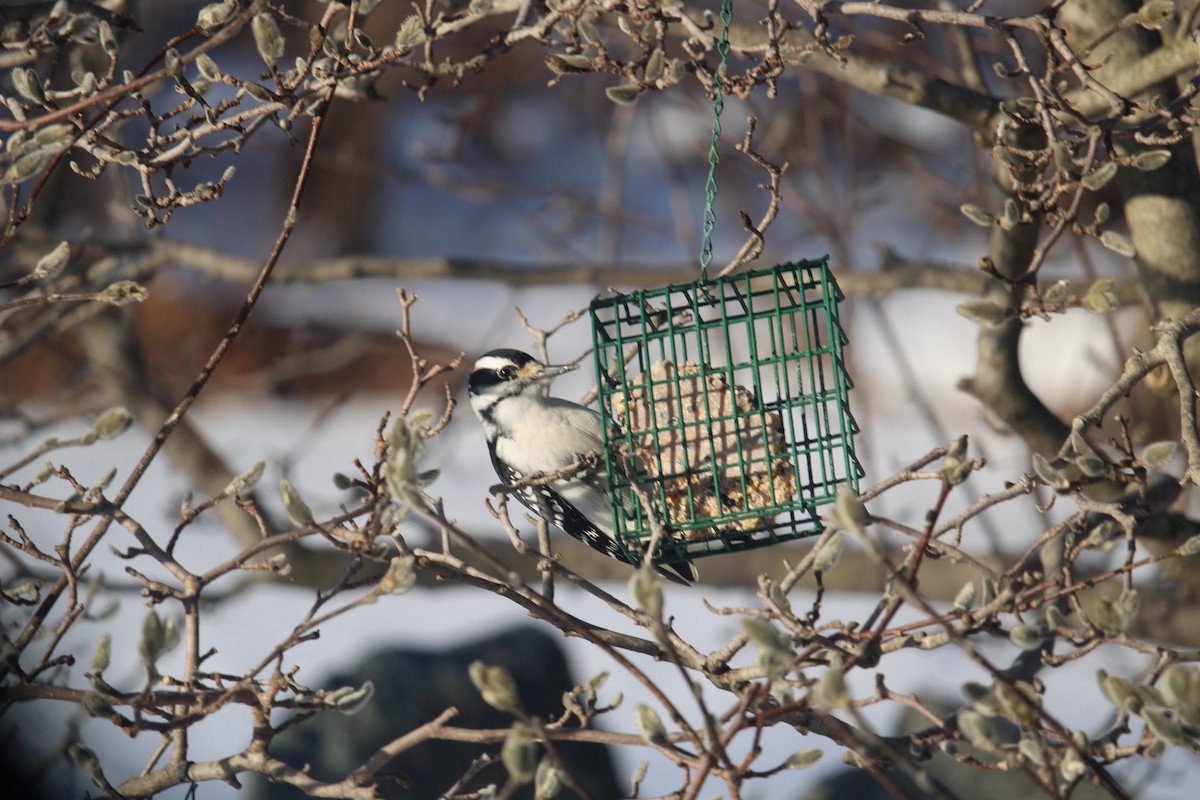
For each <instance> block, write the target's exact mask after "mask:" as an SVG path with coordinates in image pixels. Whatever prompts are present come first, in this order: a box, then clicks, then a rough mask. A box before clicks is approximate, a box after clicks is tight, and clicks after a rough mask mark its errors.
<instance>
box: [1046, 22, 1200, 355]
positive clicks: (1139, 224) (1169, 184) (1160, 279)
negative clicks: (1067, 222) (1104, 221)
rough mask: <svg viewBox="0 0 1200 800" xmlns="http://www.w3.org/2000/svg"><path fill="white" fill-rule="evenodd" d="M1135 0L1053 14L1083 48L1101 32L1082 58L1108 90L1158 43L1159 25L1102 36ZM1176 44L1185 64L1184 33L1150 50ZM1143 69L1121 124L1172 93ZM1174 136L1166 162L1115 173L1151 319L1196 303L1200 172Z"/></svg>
mask: <svg viewBox="0 0 1200 800" xmlns="http://www.w3.org/2000/svg"><path fill="white" fill-rule="evenodd" d="M1140 6H1141V3H1139V2H1136V1H1135V0H1080V1H1079V2H1071V3H1066V4H1065V5H1064V6H1063V8H1062V11H1061V13H1060V19H1061V22H1062V24H1063V26H1064V28H1065V29H1066V31H1067V36H1068V41H1069V42H1070V43H1071V44H1072V47H1073V48H1074V49H1075V51H1076V52H1083V51H1084V48H1085V47H1087V46H1088V45H1090V44H1092V43H1093V42H1096V41H1097V40H1098V39H1100V38H1101V36H1102V35H1104V36H1105V37H1106V38H1103V40H1102V41H1100V42H1099V44H1097V45H1096V46H1095V47H1094V49H1092V50H1091V51H1090V53H1089V55H1088V61H1089V63H1092V64H1096V65H1097V66H1096V68H1095V69H1094V70H1093V71H1092V74H1093V76H1094V77H1095V78H1096V79H1097V80H1099V81H1101V82H1103V83H1105V84H1108V85H1111V86H1112V87H1113V88H1114V89H1118V90H1119V88H1120V87H1121V86H1122V84H1123V83H1127V82H1129V81H1130V74H1131V72H1135V68H1136V66H1137V65H1138V64H1139V63H1140V62H1142V61H1144V60H1146V59H1148V58H1149V57H1150V56H1152V55H1155V54H1156V53H1157V52H1158V51H1159V49H1160V48H1163V43H1162V41H1161V39H1162V35H1161V34H1160V33H1159V32H1156V31H1147V30H1145V29H1143V28H1142V27H1140V26H1138V25H1123V26H1121V28H1120V29H1119V30H1116V31H1115V32H1113V33H1112V34H1111V35H1107V34H1108V33H1109V32H1110V31H1111V30H1112V29H1113V28H1114V27H1115V26H1117V25H1118V24H1119V23H1121V21H1122V20H1124V19H1125V18H1126V17H1127V16H1128V15H1130V14H1134V13H1136V12H1137V11H1138V9H1139V7H1140ZM1181 48H1182V49H1184V52H1186V53H1188V55H1190V59H1191V60H1190V63H1189V66H1194V65H1195V63H1196V62H1195V59H1196V45H1195V43H1194V42H1193V41H1192V40H1191V37H1190V36H1186V35H1184V36H1180V37H1179V39H1178V40H1177V41H1176V42H1173V43H1172V45H1171V47H1170V48H1169V49H1166V50H1164V55H1162V56H1158V57H1159V58H1160V59H1162V60H1169V59H1168V58H1167V56H1168V55H1169V54H1172V53H1175V52H1176V51H1177V50H1179V49H1181ZM1145 72H1146V74H1147V76H1148V77H1156V78H1159V80H1158V81H1157V82H1155V83H1153V84H1150V85H1144V82H1143V85H1144V91H1142V92H1140V93H1138V94H1136V95H1134V96H1131V97H1129V99H1131V100H1134V101H1135V102H1137V103H1138V105H1139V106H1140V109H1141V110H1140V111H1139V112H1138V113H1135V114H1134V115H1133V116H1132V117H1131V118H1130V119H1129V120H1128V121H1127V122H1128V123H1129V124H1138V125H1146V123H1147V121H1152V120H1153V119H1154V115H1153V112H1152V109H1155V108H1162V107H1166V106H1168V105H1170V104H1171V102H1172V101H1173V100H1174V99H1175V98H1176V97H1178V96H1179V87H1178V86H1177V85H1176V81H1175V79H1174V77H1173V75H1171V74H1163V73H1164V72H1165V70H1163V71H1158V72H1155V71H1152V70H1146V71H1145ZM1131 88H1132V87H1131ZM1144 130H1145V132H1146V133H1147V134H1157V135H1159V136H1165V137H1168V138H1171V133H1170V131H1168V130H1167V128H1166V126H1165V124H1164V125H1153V124H1151V125H1148V126H1146V127H1145V128H1144ZM1175 138H1177V139H1178V140H1177V141H1175V142H1174V143H1173V144H1168V145H1167V146H1168V148H1169V150H1170V152H1171V160H1170V161H1169V162H1168V163H1167V166H1165V167H1163V168H1160V169H1156V170H1151V171H1143V170H1139V169H1137V168H1134V167H1123V168H1122V169H1121V170H1120V171H1119V172H1118V173H1117V182H1118V186H1119V187H1120V191H1121V197H1122V199H1123V200H1124V203H1125V221H1126V223H1127V224H1128V226H1129V231H1130V234H1131V238H1132V240H1133V244H1134V246H1135V247H1136V248H1137V258H1136V263H1137V266H1138V271H1139V274H1140V276H1141V279H1142V286H1143V288H1144V290H1145V295H1146V312H1147V315H1148V316H1149V318H1150V320H1151V322H1157V321H1159V320H1162V319H1174V318H1179V317H1182V316H1184V315H1185V314H1187V313H1188V312H1189V311H1191V310H1192V309H1194V308H1196V307H1197V306H1200V203H1198V202H1197V198H1200V172H1198V171H1197V166H1196V155H1195V152H1194V150H1193V149H1192V144H1191V140H1190V137H1188V136H1186V135H1185V136H1182V137H1175ZM1114 143H1115V145H1116V147H1117V152H1118V153H1120V154H1121V155H1124V156H1129V157H1136V156H1137V155H1138V154H1139V153H1142V152H1145V151H1147V150H1151V149H1159V148H1162V147H1163V146H1164V144H1163V143H1162V142H1153V141H1149V142H1145V143H1139V142H1137V141H1135V140H1134V139H1133V138H1131V137H1129V136H1128V135H1122V136H1118V137H1116V138H1115V139H1114ZM1198 348H1200V342H1193V343H1191V344H1189V346H1188V356H1189V358H1188V361H1189V363H1190V364H1192V365H1193V367H1192V368H1193V371H1195V370H1196V368H1197V365H1200V349H1198Z"/></svg>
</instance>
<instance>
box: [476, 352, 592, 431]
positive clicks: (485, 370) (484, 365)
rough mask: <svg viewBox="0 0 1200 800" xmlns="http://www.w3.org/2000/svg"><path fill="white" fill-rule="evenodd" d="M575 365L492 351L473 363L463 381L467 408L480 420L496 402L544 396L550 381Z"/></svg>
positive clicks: (525, 354)
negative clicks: (467, 402)
mask: <svg viewBox="0 0 1200 800" xmlns="http://www.w3.org/2000/svg"><path fill="white" fill-rule="evenodd" d="M575 368H576V365H575V364H559V365H549V364H543V363H542V362H540V361H538V360H537V359H536V358H534V357H533V356H531V355H529V354H528V353H524V352H522V351H520V350H508V349H505V350H492V351H491V352H490V353H485V354H483V355H482V356H480V357H479V358H478V360H476V362H475V365H474V366H473V367H471V375H470V377H469V378H468V379H467V392H468V394H469V395H470V396H471V408H473V409H475V413H476V414H478V415H479V416H480V418H481V419H482V418H483V417H484V416H485V414H486V412H487V410H488V409H490V408H491V407H492V406H493V405H494V404H495V403H496V402H498V401H500V400H502V399H504V398H507V397H516V396H518V395H531V396H535V397H544V396H545V395H546V392H547V390H548V389H549V388H550V381H551V380H552V379H553V378H556V377H558V376H559V375H562V374H563V373H564V372H570V371H571V370H573V369H575Z"/></svg>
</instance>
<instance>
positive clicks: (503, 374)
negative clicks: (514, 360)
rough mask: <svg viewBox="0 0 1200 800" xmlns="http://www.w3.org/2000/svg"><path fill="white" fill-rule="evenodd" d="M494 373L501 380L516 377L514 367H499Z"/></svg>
mask: <svg viewBox="0 0 1200 800" xmlns="http://www.w3.org/2000/svg"><path fill="white" fill-rule="evenodd" d="M496 374H497V375H499V376H500V378H501V379H502V380H506V381H510V380H512V379H513V378H515V377H516V375H517V370H516V369H515V368H514V367H501V368H500V369H498V370H496Z"/></svg>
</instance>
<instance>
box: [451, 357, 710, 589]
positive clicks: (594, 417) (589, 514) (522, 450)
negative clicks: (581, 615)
mask: <svg viewBox="0 0 1200 800" xmlns="http://www.w3.org/2000/svg"><path fill="white" fill-rule="evenodd" d="M573 369H575V365H574V364H562V365H557V366H552V365H547V364H543V363H542V362H540V361H538V360H537V359H536V358H534V357H533V356H531V355H529V354H528V353H523V352H521V351H520V350H508V349H504V350H492V351H491V352H490V353H485V354H484V355H482V356H480V357H479V360H477V361H476V362H475V365H474V366H473V367H472V368H471V376H470V378H469V379H468V380H467V390H468V393H469V394H470V397H471V408H472V409H474V410H475V415H476V416H477V417H479V421H480V423H481V424H482V425H483V433H484V435H485V436H486V437H487V444H488V453H489V454H490V455H491V457H492V466H493V467H494V468H495V469H496V474H497V475H498V476H499V477H500V481H501V482H502V484H503V485H504V486H506V487H508V486H512V485H513V484H515V483H517V482H518V481H520V480H522V479H523V478H524V477H526V476H529V475H534V474H536V473H548V472H556V471H558V470H561V469H563V468H565V467H567V466H569V465H571V464H575V463H577V462H578V461H579V460H580V459H581V458H582V457H585V456H588V455H592V454H599V453H602V452H603V450H604V435H603V431H602V429H601V423H600V415H599V414H597V413H596V412H595V411H593V410H592V409H590V408H586V407H585V406H581V405H579V404H578V403H572V402H570V401H569V400H563V399H560V398H557V397H550V396H549V390H550V381H551V380H553V379H554V378H556V377H557V376H559V375H562V374H563V373H564V372H570V371H571V370H573ZM513 494H514V495H515V496H516V498H517V499H518V500H519V501H521V504H522V505H524V506H525V507H527V508H528V509H529V510H530V511H532V512H533V513H535V514H537V515H538V516H539V517H541V518H542V519H544V520H546V521H547V522H549V523H551V524H553V525H556V526H558V527H559V528H562V529H563V530H564V531H566V532H567V533H568V534H570V535H571V536H574V537H575V538H576V539H578V540H579V541H581V542H583V543H584V544H587V545H589V546H590V547H593V548H595V549H596V550H599V551H600V552H601V553H604V554H605V555H606V556H609V557H610V558H615V559H617V560H618V561H624V562H625V563H630V562H629V557H628V556H626V555H625V552H624V551H623V550H622V549H621V547H620V546H619V545H618V544H617V534H616V531H615V530H614V529H613V520H612V505H611V503H610V502H609V494H608V485H607V480H606V477H605V473H604V468H603V466H600V467H599V468H596V469H592V470H589V471H587V472H586V473H585V472H580V473H578V474H574V475H571V476H569V477H566V478H561V479H556V480H553V481H550V482H549V483H546V484H542V485H537V486H526V487H522V488H520V489H518V490H516V491H515V492H514V493H513ZM656 568H657V569H658V571H659V573H661V574H662V575H664V576H665V577H667V578H669V579H670V580H672V581H675V582H676V583H683V584H685V585H686V584H687V583H688V582H689V581H693V580H695V579H696V570H695V568H694V567H693V566H692V565H691V564H690V563H688V562H683V563H680V564H670V565H658V566H656ZM667 570H673V571H674V572H668V571H667Z"/></svg>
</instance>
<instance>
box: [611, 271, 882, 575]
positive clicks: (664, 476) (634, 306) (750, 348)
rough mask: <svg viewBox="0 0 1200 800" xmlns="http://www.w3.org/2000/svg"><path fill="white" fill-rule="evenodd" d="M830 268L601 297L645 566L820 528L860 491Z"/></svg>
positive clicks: (624, 469) (623, 465)
mask: <svg viewBox="0 0 1200 800" xmlns="http://www.w3.org/2000/svg"><path fill="white" fill-rule="evenodd" d="M841 299H842V294H841V290H840V289H839V288H838V286H837V283H836V281H835V280H834V278H833V275H832V274H831V273H830V271H829V268H828V263H827V260H826V259H820V260H810V261H800V262H795V263H789V264H782V265H779V266H775V267H771V268H769V269H762V270H757V271H753V272H746V273H742V274H739V275H736V276H730V277H725V278H719V279H716V280H711V281H699V282H696V283H691V284H684V285H678V286H668V287H665V288H662V289H653V290H647V291H640V292H635V293H632V294H621V295H616V296H614V297H606V298H599V299H597V300H595V301H594V302H593V303H592V304H591V307H590V315H591V319H592V338H593V344H594V357H595V365H596V377H597V386H598V387H599V406H600V413H601V416H602V418H603V423H604V430H605V437H606V441H605V458H606V468H607V474H608V481H609V489H610V492H611V496H612V497H613V498H614V502H613V521H614V525H615V529H616V531H617V533H618V539H619V543H620V545H621V547H622V548H623V549H624V550H625V553H626V555H627V556H629V557H630V559H631V560H632V561H634V563H636V562H637V560H639V559H640V558H641V554H642V553H643V552H644V551H645V549H646V547H647V546H648V544H649V543H650V542H651V540H652V539H653V533H654V530H655V529H656V528H658V529H660V530H661V531H662V533H661V534H660V537H659V546H658V550H657V552H656V553H655V556H654V558H655V561H657V562H659V563H667V564H670V563H677V562H680V561H684V560H689V559H693V558H697V557H699V556H704V555H712V554H715V553H723V552H730V551H735V550H743V549H749V548H753V547H761V546H765V545H769V544H775V543H777V542H782V541H787V540H791V539H797V538H801V537H804V536H810V535H812V534H815V533H818V532H819V531H820V530H821V528H822V526H823V525H822V522H821V519H820V516H819V513H818V509H819V508H820V507H821V506H823V505H826V504H828V503H830V502H832V501H833V499H834V496H835V494H836V492H837V487H838V485H839V484H847V485H848V486H850V487H851V488H853V489H855V490H857V488H858V481H859V478H861V477H862V474H863V471H862V467H861V466H860V465H859V462H858V460H857V458H856V457H855V455H854V435H855V434H856V433H857V432H858V425H857V424H856V423H855V421H854V418H853V416H851V414H850V408H849V402H848V393H849V390H850V387H851V381H850V378H849V376H848V375H847V374H846V369H845V361H844V358H843V352H842V351H843V347H844V346H845V344H846V336H845V333H844V332H843V330H842V327H841V325H840V323H839V321H838V302H839V301H840V300H841Z"/></svg>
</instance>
